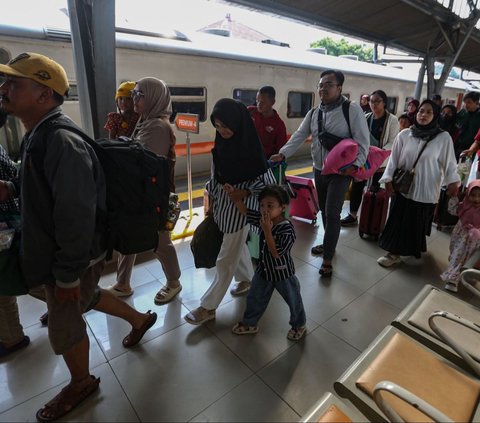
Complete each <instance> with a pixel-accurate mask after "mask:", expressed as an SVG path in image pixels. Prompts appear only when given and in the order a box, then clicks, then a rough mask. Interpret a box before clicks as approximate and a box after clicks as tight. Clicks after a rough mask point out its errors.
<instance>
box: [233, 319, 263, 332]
mask: <svg viewBox="0 0 480 423" xmlns="http://www.w3.org/2000/svg"><path fill="white" fill-rule="evenodd" d="M232 332H233V333H234V334H235V335H253V334H255V333H257V332H258V326H248V325H246V324H245V323H242V322H238V323H236V324H235V326H234V327H233V328H232Z"/></svg>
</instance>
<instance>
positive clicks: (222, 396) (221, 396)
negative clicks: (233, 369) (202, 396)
mask: <svg viewBox="0 0 480 423" xmlns="http://www.w3.org/2000/svg"><path fill="white" fill-rule="evenodd" d="M254 376H255V374H254V373H252V374H250V375H248V376H247V377H246V378H245V379H244V380H242V381H240V382H238V383H237V384H236V385H235V386H233V387H232V388H231V389H229V390H228V391H227V392H225V393H223V394H222V395H220V396H219V397H218V398H217V399H216V400H214V401H213V402H212V403H211V404H208V405H207V406H206V407H205V408H204V409H202V410H201V411H199V412H198V413H197V414H195V415H194V416H192V417H191V418H190V419H189V420H187V421H189V422H190V421H192V420H193V419H194V418H195V417H197V416H198V415H199V414H201V413H203V412H204V411H205V410H207V409H208V408H210V407H211V406H212V405H214V404H216V403H217V402H218V401H220V400H221V399H222V398H224V397H226V396H227V395H228V394H229V393H230V392H232V391H233V390H234V389H236V388H238V387H239V386H240V385H241V384H242V383H245V382H246V381H247V380H248V379H250V378H252V377H254Z"/></svg>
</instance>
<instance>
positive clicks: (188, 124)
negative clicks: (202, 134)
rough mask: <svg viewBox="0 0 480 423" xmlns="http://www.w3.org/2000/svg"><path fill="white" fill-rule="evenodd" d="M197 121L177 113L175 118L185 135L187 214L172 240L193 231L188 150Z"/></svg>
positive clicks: (190, 170)
mask: <svg viewBox="0 0 480 423" xmlns="http://www.w3.org/2000/svg"><path fill="white" fill-rule="evenodd" d="M198 122H199V119H198V115H195V114H191V113H177V116H176V117H175V125H176V126H177V129H178V130H179V131H182V132H185V133H186V146H187V148H186V153H187V191H188V213H189V217H188V219H187V224H186V226H185V228H184V229H183V232H182V233H179V234H175V233H174V234H172V236H171V238H172V240H175V239H178V238H186V237H187V236H190V235H192V234H193V232H194V231H193V230H192V229H190V223H191V222H192V219H193V216H194V213H193V187H192V154H191V149H190V134H198V133H199V129H200V128H199V125H198Z"/></svg>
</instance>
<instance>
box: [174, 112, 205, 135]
mask: <svg viewBox="0 0 480 423" xmlns="http://www.w3.org/2000/svg"><path fill="white" fill-rule="evenodd" d="M175 125H176V126H177V128H178V129H179V130H180V131H183V132H190V133H192V134H198V132H199V129H200V128H199V125H198V115H194V114H190V113H177V116H176V117H175Z"/></svg>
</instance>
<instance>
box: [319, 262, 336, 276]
mask: <svg viewBox="0 0 480 423" xmlns="http://www.w3.org/2000/svg"><path fill="white" fill-rule="evenodd" d="M318 273H319V274H320V276H321V277H322V278H329V277H330V276H332V273H333V268H332V265H331V264H322V267H320V270H319V271H318Z"/></svg>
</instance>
